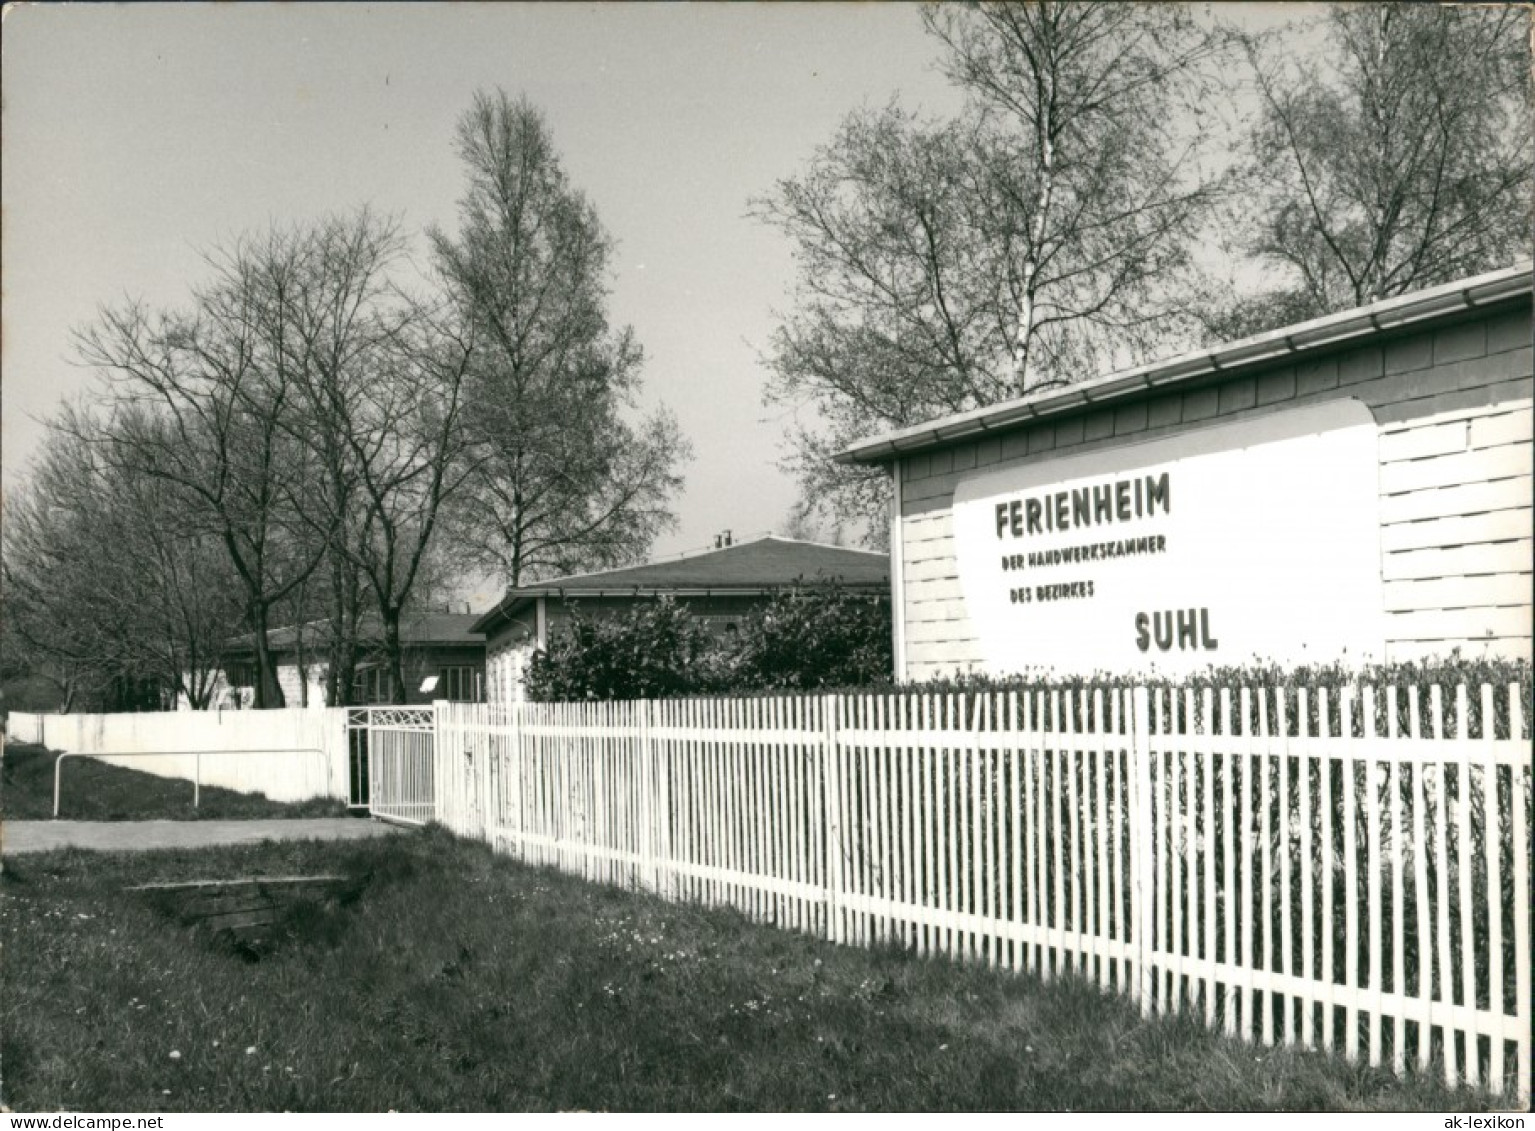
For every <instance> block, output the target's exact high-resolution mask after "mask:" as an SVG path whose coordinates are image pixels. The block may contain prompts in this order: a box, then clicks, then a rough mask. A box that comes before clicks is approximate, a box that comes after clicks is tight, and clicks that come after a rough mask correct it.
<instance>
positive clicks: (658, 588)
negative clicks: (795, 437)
mask: <svg viewBox="0 0 1535 1131" xmlns="http://www.w3.org/2000/svg"><path fill="white" fill-rule="evenodd" d="M833 583H835V584H837V585H840V586H841V587H842V588H844V589H877V590H878V591H879V592H881V593H887V592H889V590H890V582H889V581H848V580H846V579H845V578H841V577H837V578H827V579H825V580H824V581H818V580H816V579H814V578H812V579H810V580H808V581H803V582H801V584H804V585H819V584H825V585H831V584H833ZM786 588H789V586H786V585H760V584H751V585H708V586H703V585H692V586H675V585H624V586H614V587H612V588H610V589H582V588H580V587H579V586H577V587H575V588H567V587H565V586H563V585H554V584H552V583H551V584H550V585H547V586H530V587H528V588H526V589H515V590H513V591H512V592H510V593H508V594H506V596H504V597H502V598H501V600H500V601H499V602H497V604H496V606H495V608H493V609H491V610H490V611H489V612H487V613H486V614H485V615H484V616H482V617H480V619H479V620H477V621H475V622H474V626H473V631H475V632H479V633H482V634H484V635H485V636H486V637H487V638H488V637H489V636H490V627H491V626H492V625H495V624H497V623H498V622H500V621H503V620H506V621H509V620H511V619H512V614H513V613H514V612H516V611H517V610H518V609H519V608H521V607H522V606H523V605H524V604H526V603H528V602H531V601H535V600H537V599H538V598H539V597H554V598H557V599H559V600H561V601H579V600H581V599H582V598H583V597H591V598H603V597H761V596H764V595H766V594H769V593H776V592H778V591H779V590H781V589H786Z"/></svg>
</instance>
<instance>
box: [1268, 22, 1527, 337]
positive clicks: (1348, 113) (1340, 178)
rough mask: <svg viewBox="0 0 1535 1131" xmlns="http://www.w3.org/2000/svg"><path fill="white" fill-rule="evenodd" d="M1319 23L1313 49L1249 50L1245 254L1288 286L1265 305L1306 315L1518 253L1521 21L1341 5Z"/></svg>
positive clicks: (1273, 46) (1522, 183) (1523, 104)
mask: <svg viewBox="0 0 1535 1131" xmlns="http://www.w3.org/2000/svg"><path fill="white" fill-rule="evenodd" d="M1319 22H1320V27H1321V30H1322V31H1323V32H1324V33H1325V41H1324V42H1325V47H1324V49H1323V50H1322V51H1320V52H1315V51H1314V52H1311V53H1309V54H1308V55H1306V56H1298V55H1297V54H1296V53H1295V52H1293V51H1290V50H1287V49H1286V40H1285V39H1283V38H1273V37H1271V38H1268V39H1253V40H1249V41H1248V43H1247V55H1248V59H1249V61H1250V64H1251V67H1252V74H1253V77H1254V82H1255V87H1256V90H1257V92H1258V96H1259V102H1260V111H1259V114H1258V117H1257V120H1256V122H1255V125H1254V128H1253V131H1252V134H1251V136H1250V138H1249V142H1248V159H1249V183H1250V187H1251V198H1252V199H1253V201H1254V209H1253V213H1252V216H1251V219H1250V221H1249V222H1250V224H1251V232H1250V235H1249V237H1248V240H1247V250H1248V251H1249V252H1250V253H1251V254H1252V255H1253V256H1254V257H1255V258H1256V260H1257V261H1258V262H1259V263H1261V264H1262V265H1263V266H1264V267H1265V268H1267V269H1269V270H1270V271H1274V270H1276V269H1277V270H1278V271H1279V272H1280V273H1281V277H1282V279H1283V283H1284V285H1283V287H1282V288H1281V290H1280V291H1279V292H1277V293H1276V294H1275V295H1271V296H1268V299H1266V300H1264V301H1265V302H1267V303H1269V304H1270V305H1272V304H1274V303H1277V304H1278V305H1280V306H1283V307H1285V308H1286V313H1287V314H1289V315H1291V316H1293V315H1295V314H1300V315H1303V316H1306V317H1314V316H1317V315H1321V314H1325V313H1328V312H1331V311H1334V310H1339V309H1343V308H1346V307H1350V306H1358V305H1362V304H1365V303H1369V302H1373V301H1375V300H1377V299H1382V298H1387V297H1389V296H1391V295H1396V294H1402V293H1404V292H1406V291H1410V290H1417V289H1421V288H1423V287H1427V286H1432V285H1434V284H1437V283H1443V282H1448V281H1450V280H1452V279H1456V278H1460V277H1463V276H1466V275H1471V274H1475V273H1477V272H1480V271H1485V270H1490V269H1492V268H1495V267H1499V266H1503V265H1506V264H1508V263H1510V262H1512V261H1513V260H1514V259H1516V258H1519V257H1521V256H1528V255H1529V253H1530V237H1531V231H1532V211H1531V208H1532V188H1535V118H1532V102H1531V87H1530V81H1531V74H1530V68H1531V54H1530V15H1529V11H1528V9H1527V8H1524V7H1522V6H1516V5H1446V4H1396V3H1393V4H1384V3H1383V4H1350V5H1335V6H1333V7H1332V8H1331V9H1330V10H1329V11H1328V12H1327V13H1326V15H1325V16H1323V17H1322V18H1321V20H1320V21H1319ZM1260 320H1261V319H1260ZM1253 328H1262V327H1258V326H1254V327H1253Z"/></svg>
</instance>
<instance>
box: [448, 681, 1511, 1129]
mask: <svg viewBox="0 0 1535 1131" xmlns="http://www.w3.org/2000/svg"><path fill="white" fill-rule="evenodd" d="M1404 692H1405V694H1404ZM1452 695H1453V715H1454V717H1453V725H1451V726H1449V727H1447V726H1446V714H1447V706H1448V705H1447V704H1446V702H1445V698H1446V697H1445V695H1444V692H1443V689H1442V688H1440V687H1437V686H1435V687H1431V688H1429V692H1428V695H1427V696H1424V695H1423V694H1422V690H1421V689H1420V688H1418V687H1407V688H1405V689H1404V688H1396V687H1388V688H1382V689H1374V688H1366V689H1364V690H1363V691H1362V693H1358V694H1356V693H1355V692H1353V691H1352V690H1347V689H1345V690H1343V691H1341V692H1340V691H1328V690H1314V689H1299V690H1297V691H1287V692H1282V693H1276V692H1275V691H1273V690H1272V689H1253V688H1240V689H1235V693H1233V689H1225V688H1223V689H1220V690H1219V691H1218V692H1216V691H1214V690H1203V691H1200V692H1198V693H1195V692H1193V691H1183V692H1172V691H1168V690H1165V689H1157V690H1148V689H1144V688H1142V689H1135V690H1133V691H1131V690H1125V689H1114V690H1102V689H1099V690H1093V691H1090V692H1076V691H1049V692H1043V691H1029V692H1010V693H1005V694H999V693H986V694H980V695H965V694H956V693H945V694H942V695H933V694H926V693H918V692H900V693H896V694H885V695H880V696H841V695H835V696H820V697H784V698H763V699H737V700H691V701H668V702H656V703H611V704H595V703H593V704H515V705H505V706H498V705H484V704H451V705H450V704H439V705H438V708H437V710H438V726H439V731H438V733H439V740H438V743H437V755H436V756H437V774H438V784H437V788H436V797H437V804H438V818H439V820H441V821H442V822H443V823H445V824H446V825H448V826H449V827H450V828H453V829H454V830H456V831H459V832H461V833H463V834H464V835H469V836H476V837H484V838H485V839H487V840H489V841H491V842H492V843H493V844H495V845H496V846H497V847H498V848H500V849H501V850H503V851H506V852H508V853H511V854H513V855H515V856H518V857H519V858H521V859H524V860H528V861H530V862H533V863H538V864H547V865H552V866H555V867H558V868H561V869H563V870H567V871H572V872H575V873H577V874H580V875H585V876H588V877H589V878H592V879H595V880H601V881H604V882H610V883H616V884H620V885H623V886H627V887H634V888H644V889H648V890H652V891H656V892H658V893H660V894H663V895H665V896H667V897H668V898H673V899H678V900H687V901H695V902H700V903H706V904H710V905H717V906H730V907H734V908H737V909H738V910H740V911H741V912H743V913H744V914H746V915H748V916H750V917H752V918H754V919H757V920H760V921H763V922H768V923H774V924H778V925H780V926H784V927H788V928H791V929H795V930H801V931H807V932H811V933H814V934H817V935H821V936H824V937H827V938H830V939H833V940H835V941H839V942H849V943H855V944H859V945H873V944H876V943H882V942H896V943H899V944H901V945H904V946H906V947H909V948H911V949H913V950H914V951H916V952H917V953H920V954H945V955H950V956H954V957H957V958H962V959H966V960H972V961H983V962H986V963H988V964H990V965H994V966H1003V967H1007V968H1010V969H1013V970H1017V971H1028V972H1030V973H1033V974H1036V975H1038V976H1041V977H1054V976H1057V975H1059V974H1061V973H1065V972H1071V973H1073V974H1076V975H1078V976H1081V977H1085V978H1089V979H1092V980H1094V981H1096V982H1098V983H1099V984H1101V985H1103V986H1104V987H1106V988H1113V989H1116V990H1118V991H1120V992H1123V993H1126V994H1129V995H1131V996H1132V997H1133V998H1135V999H1137V1000H1138V1001H1139V1002H1140V1004H1141V1007H1142V1009H1143V1010H1145V1011H1146V1012H1148V1013H1151V1012H1172V1011H1179V1010H1189V1011H1192V1012H1193V1013H1194V1014H1195V1015H1197V1016H1202V1017H1203V1018H1204V1020H1205V1021H1206V1022H1207V1023H1208V1024H1211V1025H1216V1026H1220V1027H1222V1028H1223V1029H1224V1030H1225V1031H1226V1032H1227V1033H1230V1034H1232V1035H1237V1036H1241V1037H1244V1038H1246V1039H1249V1040H1255V1041H1262V1042H1264V1043H1269V1044H1273V1043H1283V1044H1297V1045H1304V1046H1308V1047H1321V1048H1331V1047H1337V1048H1339V1049H1340V1051H1342V1052H1343V1053H1344V1054H1345V1055H1347V1056H1349V1057H1350V1058H1358V1059H1360V1060H1362V1061H1366V1062H1368V1063H1370V1064H1377V1065H1389V1066H1390V1067H1391V1068H1392V1069H1393V1070H1394V1071H1396V1072H1398V1073H1403V1072H1408V1071H1413V1070H1416V1071H1438V1072H1441V1073H1442V1074H1443V1076H1444V1078H1445V1079H1446V1080H1448V1081H1450V1082H1452V1083H1458V1082H1462V1081H1464V1082H1468V1083H1481V1084H1483V1085H1485V1086H1486V1087H1488V1088H1489V1089H1490V1090H1491V1091H1493V1092H1494V1093H1497V1094H1507V1093H1513V1094H1514V1095H1516V1096H1518V1097H1520V1098H1521V1099H1523V1100H1527V1099H1528V1097H1529V1094H1530V1060H1531V1040H1530V960H1531V956H1530V929H1529V928H1530V924H1529V912H1530V906H1529V888H1530V860H1529V852H1528V845H1527V841H1526V839H1525V838H1526V836H1527V832H1528V829H1529V823H1530V820H1529V818H1530V813H1529V810H1530V804H1531V800H1530V792H1531V767H1530V756H1529V745H1528V739H1529V736H1528V735H1527V734H1526V733H1525V719H1524V711H1523V708H1522V706H1521V702H1520V698H1519V695H1520V689H1519V688H1518V686H1511V687H1508V688H1504V689H1496V688H1493V687H1490V686H1485V687H1482V688H1479V689H1476V690H1475V691H1474V692H1473V691H1472V690H1471V689H1467V688H1465V687H1460V688H1456V689H1454V690H1453V692H1452ZM1473 707H1475V708H1476V711H1475V712H1473ZM1425 708H1426V710H1425ZM1478 717H1479V718H1480V720H1481V721H1480V723H1477V722H1476V721H1475V719H1476V718H1478ZM1495 717H1496V718H1499V719H1501V720H1502V722H1501V723H1499V724H1497V726H1496V727H1495V725H1494V722H1493V720H1494V718H1495ZM1425 725H1426V730H1425Z"/></svg>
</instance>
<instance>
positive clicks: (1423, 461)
mask: <svg viewBox="0 0 1535 1131" xmlns="http://www.w3.org/2000/svg"><path fill="white" fill-rule="evenodd" d="M1532 358H1535V350H1532V346H1531V320H1530V311H1529V308H1528V307H1527V306H1526V307H1523V308H1522V309H1512V310H1503V311H1499V312H1495V313H1493V314H1491V315H1480V316H1475V315H1474V316H1471V317H1469V318H1465V319H1463V320H1461V321H1459V322H1456V323H1451V324H1448V325H1444V326H1440V327H1437V328H1425V329H1419V330H1417V331H1412V332H1404V333H1398V334H1395V335H1393V336H1390V337H1388V338H1385V339H1383V340H1381V341H1367V342H1362V343H1357V344H1355V345H1352V346H1350V347H1348V348H1340V349H1335V350H1332V351H1330V352H1324V353H1321V354H1319V355H1316V356H1308V357H1305V358H1304V359H1303V360H1300V361H1298V362H1292V363H1289V364H1282V365H1275V366H1273V367H1271V368H1269V369H1267V370H1263V371H1260V372H1257V373H1253V374H1249V375H1243V376H1239V377H1235V378H1231V379H1228V380H1227V381H1226V382H1223V383H1217V384H1209V385H1206V386H1204V387H1199V388H1189V389H1183V390H1179V391H1176V392H1172V393H1165V394H1161V395H1158V396H1151V397H1149V398H1148V399H1147V400H1145V401H1144V402H1142V403H1141V404H1140V405H1138V406H1135V405H1127V406H1119V407H1113V408H1110V407H1104V408H1099V409H1092V410H1084V411H1083V412H1082V413H1081V414H1080V415H1076V416H1073V417H1069V418H1058V419H1055V420H1052V421H1050V422H1048V423H1037V424H1035V425H1032V426H1028V425H1020V426H1010V427H1009V428H1008V429H1007V430H1006V431H1002V432H999V433H998V434H996V435H991V436H987V437H985V438H984V439H979V440H971V441H967V442H964V443H961V444H956V445H955V446H954V447H952V448H950V449H938V450H935V451H930V452H924V453H920V454H917V455H915V456H912V457H908V458H907V459H906V460H905V461H903V465H902V498H901V515H902V520H901V545H900V552H901V553H902V561H903V568H904V570H905V571H906V572H905V585H904V588H905V598H906V604H905V609H906V611H907V614H908V617H909V618H915V619H916V622H922V621H924V620H925V619H929V618H931V617H932V616H933V615H934V614H935V613H936V612H937V610H940V609H942V610H945V614H944V615H949V614H950V613H952V615H953V616H954V617H955V621H956V623H954V624H953V625H952V626H951V627H950V628H949V629H948V630H947V631H940V630H938V629H936V628H933V627H930V626H924V627H922V628H918V629H916V631H914V632H912V631H908V637H907V643H906V657H905V658H906V663H907V666H908V674H909V675H910V676H911V677H912V678H917V677H918V676H919V673H926V674H934V673H936V672H940V671H944V670H953V668H952V665H953V664H956V663H978V662H979V658H978V657H977V656H974V655H972V653H971V652H969V651H966V650H965V649H963V648H956V647H955V646H954V644H955V642H956V641H961V640H971V639H973V637H974V633H973V630H972V629H971V627H970V625H969V624H968V620H967V618H966V614H965V612H964V609H963V606H962V605H956V604H955V601H956V599H957V598H958V573H959V570H958V563H957V561H956V560H955V548H954V541H953V533H952V526H951V525H950V521H949V520H950V515H951V512H952V507H953V498H954V490H955V487H956V485H957V484H958V483H959V482H960V481H961V480H962V479H963V478H964V477H965V476H966V475H967V474H971V473H972V469H975V468H984V469H987V470H990V469H993V468H999V467H1011V466H1022V465H1024V464H1033V463H1038V462H1040V461H1042V460H1046V459H1050V458H1053V457H1055V456H1058V455H1075V454H1078V453H1084V452H1091V451H1095V450H1105V449H1108V448H1111V447H1115V446H1118V445H1122V444H1123V443H1124V442H1125V441H1126V438H1133V439H1135V440H1143V439H1154V438H1160V437H1163V436H1170V435H1175V434H1177V433H1178V432H1180V431H1182V430H1184V429H1186V428H1188V427H1189V426H1190V425H1197V424H1200V423H1205V422H1210V423H1215V422H1219V423H1224V422H1226V421H1228V420H1229V421H1235V420H1240V419H1244V418H1251V417H1253V416H1256V415H1261V414H1263V413H1266V412H1273V411H1276V410H1281V409H1284V408H1289V407H1298V406H1301V405H1308V404H1317V403H1324V402H1326V401H1328V400H1335V399H1338V398H1343V397H1348V398H1355V399H1358V400H1360V401H1362V402H1363V403H1364V404H1365V405H1367V406H1368V407H1369V408H1370V410H1371V411H1372V413H1373V414H1374V415H1375V418H1376V420H1377V422H1378V423H1379V424H1380V450H1379V461H1380V462H1379V466H1380V514H1379V518H1380V529H1379V537H1380V544H1381V576H1382V579H1383V581H1384V582H1385V589H1386V602H1385V610H1384V611H1386V612H1387V613H1388V625H1389V633H1390V635H1389V636H1388V639H1387V641H1386V645H1387V654H1388V655H1406V654H1408V653H1409V652H1411V653H1414V654H1421V652H1422V645H1424V644H1425V643H1430V642H1431V643H1432V644H1433V646H1435V647H1439V648H1441V649H1442V650H1445V651H1447V650H1448V649H1450V648H1452V647H1455V646H1457V645H1460V646H1462V647H1465V648H1471V647H1473V646H1474V647H1476V648H1477V649H1479V650H1485V648H1486V646H1487V641H1488V640H1492V641H1496V642H1498V644H1497V647H1498V648H1499V649H1500V650H1499V652H1498V653H1497V654H1504V655H1516V656H1525V657H1528V656H1529V655H1530V653H1531V648H1530V643H1529V641H1528V639H1527V635H1528V625H1529V621H1530V615H1529V610H1530V597H1529V584H1528V583H1529V565H1528V561H1529V550H1530V545H1531V539H1532V530H1531V508H1532V503H1535V498H1532V476H1531V459H1532V455H1531V453H1532V439H1531V437H1532V408H1531V394H1532V390H1535V360H1532ZM1521 554H1522V555H1523V559H1522V560H1521V557H1520V555H1521ZM1456 579H1466V580H1465V583H1464V584H1463V585H1462V584H1460V583H1459V582H1458V581H1457V580H1456ZM1436 580H1437V581H1439V582H1441V584H1438V585H1427V584H1408V583H1427V582H1431V581H1436ZM1520 585H1523V586H1524V590H1525V591H1524V593H1523V595H1522V597H1515V596H1514V595H1513V591H1514V590H1515V589H1517V588H1518V587H1519V586H1520ZM1430 595H1432V596H1433V599H1434V600H1443V601H1444V602H1446V603H1445V604H1442V605H1439V606H1437V608H1429V607H1426V606H1425V605H1424V604H1423V602H1424V601H1425V600H1427V599H1429V597H1430ZM1429 614H1434V615H1429ZM912 623H913V622H912V621H911V620H909V621H908V624H909V626H910V625H911V624H912ZM1457 624H1459V628H1458V629H1457V627H1456V625H1457ZM1521 626H1523V627H1521ZM1489 628H1491V629H1492V635H1491V636H1489V635H1488V633H1487V630H1488V629H1489ZM1425 633H1431V634H1432V635H1424V634H1425ZM939 649H941V651H939Z"/></svg>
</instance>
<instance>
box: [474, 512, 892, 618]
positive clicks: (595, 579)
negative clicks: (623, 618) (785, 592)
mask: <svg viewBox="0 0 1535 1131" xmlns="http://www.w3.org/2000/svg"><path fill="white" fill-rule="evenodd" d="M832 581H836V582H838V583H839V584H842V585H846V586H848V587H849V588H855V589H857V588H862V589H872V588H879V589H884V588H887V587H888V586H889V584H890V559H889V556H888V555H886V554H880V553H872V552H870V551H868V550H850V549H847V548H846V547H843V546H825V545H822V544H821V543H819V542H801V541H798V540H796V539H793V538H779V537H776V536H774V535H768V536H767V537H765V538H758V539H756V540H754V541H750V542H738V543H736V544H735V545H734V546H726V547H724V548H723V549H719V550H707V551H705V552H703V553H699V554H690V555H687V556H686V557H681V558H676V559H673V560H671V561H664V562H650V563H647V564H645V565H638V566H627V567H625V568H623V569H611V570H604V571H603V572H601V573H583V574H575V575H573V576H570V577H556V578H551V579H550V580H548V581H540V582H535V583H532V584H529V585H522V586H518V587H517V588H516V589H508V590H507V591H506V595H505V596H504V597H502V598H501V600H500V602H499V603H498V604H497V605H496V607H495V608H493V609H491V610H490V611H489V612H488V613H486V614H485V615H484V616H482V617H480V618H479V620H477V621H476V622H475V624H474V628H475V630H476V631H478V632H488V631H490V629H491V628H492V627H493V626H494V625H495V624H496V622H497V621H498V620H500V619H502V618H504V617H506V616H508V615H510V614H511V613H512V612H513V611H514V610H515V609H516V608H518V607H519V606H521V605H522V604H524V603H525V602H527V601H531V600H533V599H535V598H538V597H549V596H556V597H598V596H603V597H644V596H660V595H663V594H675V595H690V596H701V595H705V594H747V593H763V592H767V591H769V590H773V589H782V588H785V587H787V586H790V585H793V584H795V583H796V582H802V583H805V584H817V583H822V584H826V583H830V582H832Z"/></svg>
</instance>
